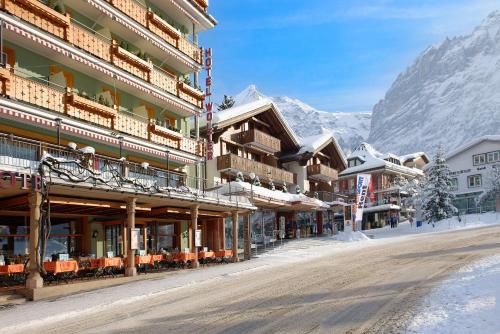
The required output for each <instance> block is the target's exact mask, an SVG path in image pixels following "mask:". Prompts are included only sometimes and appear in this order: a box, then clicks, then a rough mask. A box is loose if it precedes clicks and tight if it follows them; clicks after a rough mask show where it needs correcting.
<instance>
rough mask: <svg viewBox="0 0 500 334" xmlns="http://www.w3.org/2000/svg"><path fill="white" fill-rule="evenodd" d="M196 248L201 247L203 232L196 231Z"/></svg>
mask: <svg viewBox="0 0 500 334" xmlns="http://www.w3.org/2000/svg"><path fill="white" fill-rule="evenodd" d="M194 232H195V233H194V246H195V247H201V230H195V231H194Z"/></svg>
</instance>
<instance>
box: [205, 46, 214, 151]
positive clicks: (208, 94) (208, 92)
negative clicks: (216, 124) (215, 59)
mask: <svg viewBox="0 0 500 334" xmlns="http://www.w3.org/2000/svg"><path fill="white" fill-rule="evenodd" d="M205 70H206V71H207V78H206V79H205V86H206V89H205V99H206V101H205V108H206V110H207V160H213V158H214V142H213V140H212V135H213V129H212V119H213V116H214V114H213V103H212V49H211V48H208V49H206V50H205Z"/></svg>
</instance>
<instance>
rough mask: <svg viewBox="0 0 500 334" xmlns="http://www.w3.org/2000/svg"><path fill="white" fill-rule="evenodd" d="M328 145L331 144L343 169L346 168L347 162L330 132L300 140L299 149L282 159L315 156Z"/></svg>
mask: <svg viewBox="0 0 500 334" xmlns="http://www.w3.org/2000/svg"><path fill="white" fill-rule="evenodd" d="M329 144H333V146H334V147H335V150H336V151H337V152H338V155H339V157H340V160H341V162H342V164H343V165H344V168H345V167H347V160H346V157H345V155H344V151H343V150H342V148H341V147H340V145H339V144H338V142H337V140H336V139H335V137H334V136H333V133H331V132H326V133H322V134H319V135H313V136H309V137H304V138H302V139H300V149H299V150H298V151H297V152H296V153H294V154H291V155H289V156H286V157H284V159H286V160H293V159H299V158H300V157H301V156H303V155H305V154H308V153H309V154H312V155H315V154H317V153H318V152H320V151H321V150H323V149H324V148H325V147H327V146H328V145H329Z"/></svg>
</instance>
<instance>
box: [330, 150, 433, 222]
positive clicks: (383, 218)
mask: <svg viewBox="0 0 500 334" xmlns="http://www.w3.org/2000/svg"><path fill="white" fill-rule="evenodd" d="M427 163H429V158H428V157H427V155H426V154H425V153H423V152H418V153H413V154H408V155H404V156H397V155H395V154H390V153H389V154H382V153H380V152H377V151H376V150H375V149H374V148H373V147H372V146H371V145H370V144H367V143H362V144H361V145H359V146H358V148H357V149H355V150H354V152H352V153H351V154H350V155H349V156H348V157H347V164H348V166H347V168H346V169H345V170H343V171H342V172H341V173H340V174H339V182H338V185H337V187H338V189H336V190H338V192H339V193H341V194H344V195H346V196H349V197H350V199H351V200H352V201H354V200H355V197H356V178H357V175H358V174H370V175H371V182H370V186H369V189H368V192H369V196H368V198H367V201H366V204H365V209H364V211H363V229H370V228H375V227H383V226H385V225H386V222H387V219H388V218H389V217H390V216H391V215H395V216H397V217H398V219H399V217H400V216H405V217H409V216H414V215H415V208H414V206H413V205H412V203H411V202H410V201H408V200H407V199H408V198H409V197H410V196H411V194H410V193H409V192H410V190H411V185H412V183H416V182H418V181H419V180H421V179H422V178H423V176H424V172H423V168H424V166H425V165H426V164H427ZM337 187H336V188H337Z"/></svg>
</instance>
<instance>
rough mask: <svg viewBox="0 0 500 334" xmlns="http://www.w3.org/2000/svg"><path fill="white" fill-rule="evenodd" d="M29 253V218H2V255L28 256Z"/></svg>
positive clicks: (0, 251) (0, 223)
mask: <svg viewBox="0 0 500 334" xmlns="http://www.w3.org/2000/svg"><path fill="white" fill-rule="evenodd" d="M28 252H29V218H28V217H4V216H0V255H4V256H15V255H26V254H28Z"/></svg>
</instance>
